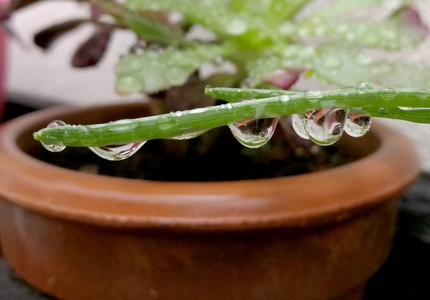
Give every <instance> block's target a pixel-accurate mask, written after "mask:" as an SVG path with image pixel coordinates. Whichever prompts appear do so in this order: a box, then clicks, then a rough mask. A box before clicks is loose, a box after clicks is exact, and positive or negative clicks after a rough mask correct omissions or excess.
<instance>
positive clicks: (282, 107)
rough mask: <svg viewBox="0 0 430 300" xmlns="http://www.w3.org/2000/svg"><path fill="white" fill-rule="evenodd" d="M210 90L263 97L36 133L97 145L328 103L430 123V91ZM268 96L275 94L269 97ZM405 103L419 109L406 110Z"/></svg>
mask: <svg viewBox="0 0 430 300" xmlns="http://www.w3.org/2000/svg"><path fill="white" fill-rule="evenodd" d="M206 93H207V94H208V95H211V96H213V97H216V98H220V99H223V100H229V101H232V102H234V101H237V100H238V98H239V97H244V98H261V99H255V100H253V101H243V102H235V103H229V104H223V105H219V106H213V107H207V108H197V109H194V110H189V111H182V112H176V113H173V112H172V113H169V114H164V115H158V116H150V117H144V118H139V119H133V120H120V121H116V122H111V123H108V124H96V125H82V126H75V125H67V126H61V127H51V128H45V129H42V130H40V131H38V132H37V133H35V135H34V138H35V139H36V140H39V141H41V142H43V143H45V144H54V145H64V146H74V147H90V146H93V147H94V146H103V145H109V144H122V143H131V142H140V141H147V140H151V139H162V138H172V137H175V136H179V135H182V134H185V133H190V132H196V131H202V130H210V129H212V128H215V127H220V126H225V125H228V124H233V123H235V122H238V121H241V120H247V119H256V118H259V119H263V118H273V117H279V116H284V115H292V114H297V113H298V114H300V113H304V112H307V111H310V110H313V109H327V108H344V109H350V108H359V110H362V111H367V112H370V113H371V115H372V116H376V117H390V118H400V119H404V120H409V121H417V122H422V123H430V109H428V108H430V90H422V89H420V90H418V89H406V88H402V89H377V88H372V89H368V88H366V89H363V88H361V89H360V88H348V89H342V90H332V91H324V92H308V93H296V92H290V91H278V90H239V89H225V88H208V89H207V91H206ZM274 93H277V94H278V96H275V95H274ZM268 96H270V97H269V98H267V97H268ZM399 107H411V108H417V109H413V110H403V109H399Z"/></svg>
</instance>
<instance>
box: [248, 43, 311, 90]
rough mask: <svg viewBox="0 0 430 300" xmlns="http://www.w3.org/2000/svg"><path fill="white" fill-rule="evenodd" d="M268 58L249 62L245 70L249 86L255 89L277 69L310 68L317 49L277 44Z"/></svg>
mask: <svg viewBox="0 0 430 300" xmlns="http://www.w3.org/2000/svg"><path fill="white" fill-rule="evenodd" d="M273 51H274V53H273V55H270V56H265V57H261V58H258V59H257V60H253V61H249V62H248V63H247V65H246V69H247V71H248V74H249V78H250V79H251V82H250V84H251V86H252V87H255V86H258V85H260V84H261V83H263V82H264V78H265V77H266V76H267V75H269V74H272V73H273V72H274V71H275V70H277V69H283V68H292V69H297V68H301V67H306V66H308V67H311V65H312V64H311V63H312V60H313V57H314V56H315V54H316V51H317V49H316V48H315V47H313V46H304V45H288V46H285V45H284V44H278V45H277V48H274V49H273Z"/></svg>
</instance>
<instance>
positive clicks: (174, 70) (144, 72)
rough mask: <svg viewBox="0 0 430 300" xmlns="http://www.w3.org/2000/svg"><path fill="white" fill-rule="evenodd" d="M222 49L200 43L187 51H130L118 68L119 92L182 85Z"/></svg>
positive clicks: (173, 49) (162, 88)
mask: <svg viewBox="0 0 430 300" xmlns="http://www.w3.org/2000/svg"><path fill="white" fill-rule="evenodd" d="M223 52H224V49H223V48H222V47H220V46H215V45H202V44H200V45H194V46H192V47H188V48H187V49H184V50H179V49H177V48H174V47H171V48H167V49H164V50H146V51H145V52H144V53H141V54H133V53H130V54H127V55H126V56H124V57H123V58H122V59H121V60H120V62H119V63H118V65H117V67H116V74H117V81H116V88H117V91H118V92H119V93H121V94H129V93H134V92H145V93H156V92H159V91H161V90H164V89H167V88H170V87H172V86H178V85H181V84H183V83H185V82H186V81H187V79H188V77H189V76H190V75H191V74H192V73H194V72H195V71H196V70H197V69H198V68H199V66H200V65H201V64H202V63H203V62H206V61H211V60H212V59H214V58H215V57H217V56H219V55H222V54H223Z"/></svg>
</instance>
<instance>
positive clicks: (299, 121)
mask: <svg viewBox="0 0 430 300" xmlns="http://www.w3.org/2000/svg"><path fill="white" fill-rule="evenodd" d="M306 120H307V119H306V118H305V116H304V115H302V116H301V115H297V114H295V115H292V116H291V122H292V125H293V129H294V131H295V132H296V133H297V135H298V136H299V137H301V138H302V139H305V140H309V135H308V133H307V132H306V129H305V122H306Z"/></svg>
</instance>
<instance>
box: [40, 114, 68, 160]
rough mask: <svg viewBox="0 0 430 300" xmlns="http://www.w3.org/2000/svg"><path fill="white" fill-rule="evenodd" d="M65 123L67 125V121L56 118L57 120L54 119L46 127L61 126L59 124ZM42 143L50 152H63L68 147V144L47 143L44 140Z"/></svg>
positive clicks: (63, 124)
mask: <svg viewBox="0 0 430 300" xmlns="http://www.w3.org/2000/svg"><path fill="white" fill-rule="evenodd" d="M65 125H67V124H66V123H65V122H63V121H61V120H55V121H52V122H51V123H49V124H48V126H47V127H46V128H51V127H59V126H65ZM41 144H42V145H43V147H44V148H45V149H46V150H48V151H50V152H61V151H63V150H64V149H66V146H63V145H54V144H45V143H43V142H41Z"/></svg>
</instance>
